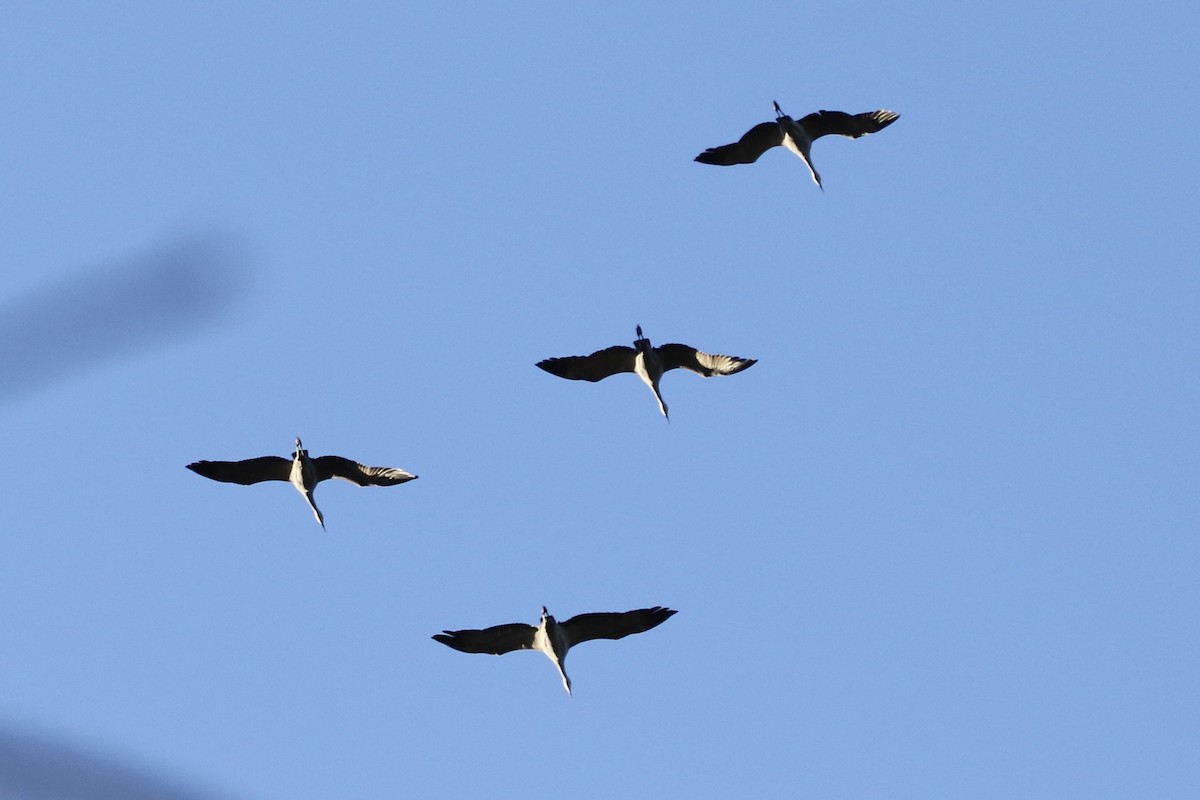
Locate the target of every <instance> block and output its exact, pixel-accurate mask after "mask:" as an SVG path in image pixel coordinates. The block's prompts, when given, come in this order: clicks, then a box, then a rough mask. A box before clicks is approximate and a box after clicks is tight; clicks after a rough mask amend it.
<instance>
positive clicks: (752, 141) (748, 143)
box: [696, 122, 783, 167]
mask: <svg viewBox="0 0 1200 800" xmlns="http://www.w3.org/2000/svg"><path fill="white" fill-rule="evenodd" d="M781 144H783V128H780V127H779V123H777V122H763V123H760V124H758V125H755V126H754V127H753V128H751V129H750V130H748V131H746V135H745V136H743V137H742V138H741V139H738V140H737V141H736V142H734V143H733V144H723V145H721V146H720V147H710V148H708V149H707V150H705V151H704V152H703V153H701V154H700V155H698V156H696V160H697V161H699V162H700V163H701V164H716V165H717V166H720V167H728V166H731V165H733V164H753V163H754V162H755V161H758V157H759V156H761V155H762V154H763V153H765V152H767V151H768V150H770V149H771V148H772V147H776V146H778V145H781Z"/></svg>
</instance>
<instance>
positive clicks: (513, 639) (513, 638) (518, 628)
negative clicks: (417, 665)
mask: <svg viewBox="0 0 1200 800" xmlns="http://www.w3.org/2000/svg"><path fill="white" fill-rule="evenodd" d="M536 632H537V628H535V627H533V626H532V625H526V624H525V623H523V622H513V623H511V624H508V625H493V626H492V627H490V628H484V629H483V630H462V631H442V632H441V633H436V634H434V635H433V638H434V639H435V640H437V641H439V642H441V643H442V644H444V645H446V646H447V647H453V648H454V649H455V650H460V651H462V652H464V653H490V654H491V655H494V656H501V655H504V654H505V653H511V652H512V651H513V650H528V649H529V648H531V647H533V634H534V633H536Z"/></svg>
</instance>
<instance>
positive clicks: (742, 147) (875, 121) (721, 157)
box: [696, 100, 900, 191]
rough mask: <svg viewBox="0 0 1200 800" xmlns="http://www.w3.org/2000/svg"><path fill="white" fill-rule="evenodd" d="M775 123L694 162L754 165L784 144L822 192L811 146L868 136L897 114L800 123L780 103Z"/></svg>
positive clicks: (839, 114) (837, 114)
mask: <svg viewBox="0 0 1200 800" xmlns="http://www.w3.org/2000/svg"><path fill="white" fill-rule="evenodd" d="M771 102H772V103H774V104H775V121H774V122H762V123H759V124H758V125H755V126H754V127H753V128H751V129H750V130H748V131H746V135H745V136H743V137H742V138H741V139H738V140H737V141H736V142H734V143H733V144H726V145H721V146H720V147H710V148H708V149H707V150H705V151H704V152H703V153H701V154H700V155H698V156H696V160H697V161H699V162H700V163H701V164H716V165H717V166H721V167H728V166H731V165H733V164H753V163H754V162H755V161H757V160H758V157H759V156H761V155H762V154H763V153H765V152H767V151H768V150H770V149H771V148H772V147H775V146H777V145H784V146H786V147H787V149H788V150H791V151H792V152H793V153H795V154H796V155H798V156H800V158H802V159H804V163H805V164H807V165H808V171H809V172H811V173H812V179H813V182H814V183H815V184H817V186H819V187H820V189H821V191H825V187H824V186H821V175H820V173H818V172H817V168H816V167H814V166H813V163H812V159H811V158H810V157H809V154H810V153H811V152H812V145H813V142H815V141H816V140H817V139H820V138H821V137H822V136H826V135H828V134H831V133H834V134H837V135H838V136H849V137H850V138H851V139H857V138H858V137H860V136H866V135H867V134H868V133H877V132H879V131H881V130H883V129H884V128H886V127H887V126H888V125H891V124H892V123H893V122H895V121H896V120H898V119H900V115H899V114H895V113H892V112H891V111H884V110H882V109H881V110H879V111H867V112H865V113H863V114H847V113H846V112H844V111H818V112H816V113H814V114H809V115H808V116H807V117H804V118H802V119H801V120H800V121H799V122H797V121H796V120H794V119H792V118H791V117H789V116H788V115H787V114H784V113H783V110H782V109H781V108H780V107H779V103H775V101H774V100H772V101H771Z"/></svg>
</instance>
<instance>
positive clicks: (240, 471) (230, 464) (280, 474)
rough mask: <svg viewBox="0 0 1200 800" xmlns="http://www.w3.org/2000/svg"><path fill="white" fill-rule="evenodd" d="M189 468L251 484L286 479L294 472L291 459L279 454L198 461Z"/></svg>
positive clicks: (228, 480) (205, 474)
mask: <svg viewBox="0 0 1200 800" xmlns="http://www.w3.org/2000/svg"><path fill="white" fill-rule="evenodd" d="M187 468H188V469H190V470H191V471H192V472H194V473H196V474H197V475H203V476H204V477H206V478H211V479H212V480H214V481H223V482H224V483H240V484H242V485H243V486H249V485H250V484H252V483H259V482H260V481H286V480H288V479H289V478H290V477H291V474H292V462H291V460H290V459H286V458H280V457H279V456H263V457H262V458H247V459H246V460H245V461H197V462H195V463H194V464H188V465H187Z"/></svg>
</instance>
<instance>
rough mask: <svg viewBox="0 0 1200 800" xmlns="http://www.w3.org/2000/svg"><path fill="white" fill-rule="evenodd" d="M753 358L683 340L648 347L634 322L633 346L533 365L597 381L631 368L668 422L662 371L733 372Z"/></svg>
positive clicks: (708, 375)
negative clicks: (720, 352)
mask: <svg viewBox="0 0 1200 800" xmlns="http://www.w3.org/2000/svg"><path fill="white" fill-rule="evenodd" d="M757 361H758V359H755V358H738V357H737V356H718V355H709V354H708V353H703V352H701V351H699V350H697V349H696V348H694V347H688V346H687V345H686V344H663V345H659V346H658V347H651V346H650V340H649V339H647V338H645V337H644V336H642V326H641V325H638V326H637V340H636V341H634V343H633V347H626V346H624V345H615V346H613V347H606V348H605V349H603V350H597V351H596V352H594V353H592V354H591V355H590V356H565V357H563V358H547V359H545V360H544V361H539V362H538V363H537V365H538V366H539V367H541V368H542V369H544V370H546V372H549V373H550V374H551V375H557V376H558V377H560V378H566V379H568V380H572V381H591V382H593V383H595V382H596V381H601V380H604V379H605V378H607V377H608V376H609V375H616V374H618V373H620V372H632V373H634V374H636V375H637V376H638V377H639V378H641V379H642V381H644V382H645V384H646V385H647V386H649V387H650V390H651V391H652V392H654V397H655V399H657V400H658V408H659V410H660V411H662V414H663V416H664V417H666V418H667V421H668V422H669V421H670V419H671V417H670V415H668V413H667V404H666V403H665V402H663V399H662V393H661V392H660V391H659V390H658V382H659V380H661V379H662V376H663V373H664V372H668V371H670V370H673V369H676V368H682V369H686V370H691V371H692V372H694V373H696V374H697V375H703V376H704V377H705V378H711V377H713V376H714V375H733V374H734V373H735V372H741V371H742V370H744V369H746V368H747V367H750V366H753V365H754V364H755V363H757Z"/></svg>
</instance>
